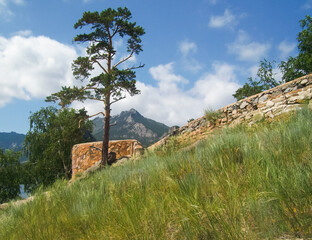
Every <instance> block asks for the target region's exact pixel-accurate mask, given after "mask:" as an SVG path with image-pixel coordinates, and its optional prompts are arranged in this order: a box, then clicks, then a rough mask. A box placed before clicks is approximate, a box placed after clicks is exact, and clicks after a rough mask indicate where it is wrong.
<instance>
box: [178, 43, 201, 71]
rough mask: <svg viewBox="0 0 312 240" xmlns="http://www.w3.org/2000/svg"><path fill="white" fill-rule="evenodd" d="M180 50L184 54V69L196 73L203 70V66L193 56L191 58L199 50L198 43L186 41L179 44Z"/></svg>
mask: <svg viewBox="0 0 312 240" xmlns="http://www.w3.org/2000/svg"><path fill="white" fill-rule="evenodd" d="M178 50H179V52H180V53H181V54H182V62H183V66H184V69H186V70H189V71H191V72H194V73H196V72H198V71H199V70H201V69H202V65H201V64H200V63H199V62H198V61H197V60H196V59H195V58H194V57H193V56H190V55H191V54H195V53H196V52H197V50H198V48H197V45H196V43H194V42H190V41H189V40H184V41H182V42H180V43H179V44H178Z"/></svg>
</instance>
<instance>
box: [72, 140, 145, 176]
mask: <svg viewBox="0 0 312 240" xmlns="http://www.w3.org/2000/svg"><path fill="white" fill-rule="evenodd" d="M101 148H102V142H90V143H81V144H77V145H74V146H73V149H72V177H73V178H74V177H75V175H76V174H77V173H83V172H85V171H87V170H88V169H89V168H90V167H92V166H94V165H95V164H96V163H98V162H99V161H100V160H101V157H102V152H101V150H100V149H101ZM109 152H115V153H116V158H117V159H120V158H123V157H127V158H129V157H133V156H136V155H138V154H141V153H142V152H143V147H142V145H141V143H140V142H138V141H137V140H132V139H131V140H114V141H109Z"/></svg>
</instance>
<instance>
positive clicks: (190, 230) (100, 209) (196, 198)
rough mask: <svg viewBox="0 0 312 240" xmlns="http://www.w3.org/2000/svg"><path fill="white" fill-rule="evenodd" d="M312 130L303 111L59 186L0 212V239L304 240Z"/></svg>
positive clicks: (309, 215) (310, 215)
mask: <svg viewBox="0 0 312 240" xmlns="http://www.w3.org/2000/svg"><path fill="white" fill-rule="evenodd" d="M311 129H312V112H311V110H308V109H303V110H300V111H298V112H297V113H296V114H291V113H288V114H284V115H281V116H280V117H279V118H275V119H274V120H273V121H272V122H267V121H261V122H259V123H256V124H255V125H253V126H252V127H248V126H246V125H238V126H236V127H234V128H224V129H222V130H220V131H215V132H214V133H213V135H210V136H209V137H208V138H207V139H206V140H203V141H202V142H201V143H199V144H198V145H197V146H196V147H193V148H189V149H186V150H183V149H178V148H176V147H175V145H170V144H167V145H166V146H164V147H162V148H160V149H158V150H157V151H155V152H154V153H151V154H148V155H147V156H145V157H144V158H143V159H142V160H141V161H130V162H127V163H126V164H125V165H123V166H120V167H113V168H108V169H105V170H103V171H101V172H97V173H95V174H94V175H91V176H89V178H87V179H84V180H81V181H77V182H74V183H72V184H71V185H70V186H68V185H67V182H65V181H59V182H57V183H55V185H54V186H53V187H52V188H51V189H48V190H50V191H51V192H50V194H49V195H47V194H43V193H41V194H40V193H38V195H37V197H35V199H34V201H33V202H30V203H28V204H27V205H22V206H20V207H17V208H8V209H6V210H4V211H3V212H0V222H1V224H0V238H1V239H2V238H5V239H276V238H280V237H281V236H283V239H285V238H284V237H285V236H286V235H288V236H291V237H294V236H296V237H297V238H299V237H301V238H303V239H309V237H311V235H312V227H311V226H312V212H311V203H312V192H311V189H312V158H311V157H312V149H311V146H312V137H311ZM173 139H174V138H173ZM16 226H19V228H16Z"/></svg>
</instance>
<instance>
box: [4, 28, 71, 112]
mask: <svg viewBox="0 0 312 240" xmlns="http://www.w3.org/2000/svg"><path fill="white" fill-rule="evenodd" d="M26 33H28V34H29V32H26ZM22 35H23V34H22ZM76 57H77V54H76V51H75V49H74V48H73V47H70V46H67V45H64V44H62V43H59V42H57V41H55V40H53V39H50V38H48V37H44V36H39V37H34V36H29V37H23V36H13V37H12V38H8V39H7V38H4V37H0V72H1V77H0V86H1V89H0V107H1V106H4V105H5V104H7V103H9V102H11V101H12V100H13V99H15V98H16V99H24V100H29V99H32V98H45V97H46V96H48V95H50V94H51V93H54V92H57V91H58V90H60V88H61V86H64V85H67V86H68V85H72V84H73V77H72V72H71V63H72V61H73V60H74V59H75V58H76Z"/></svg>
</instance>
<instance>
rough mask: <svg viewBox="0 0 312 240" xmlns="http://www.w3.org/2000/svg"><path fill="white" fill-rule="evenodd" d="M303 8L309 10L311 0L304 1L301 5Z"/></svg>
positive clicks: (311, 4) (311, 5) (311, 6)
mask: <svg viewBox="0 0 312 240" xmlns="http://www.w3.org/2000/svg"><path fill="white" fill-rule="evenodd" d="M302 7H303V8H304V9H305V10H309V9H311V8H312V0H308V1H306V2H305V4H303V6H302Z"/></svg>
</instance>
